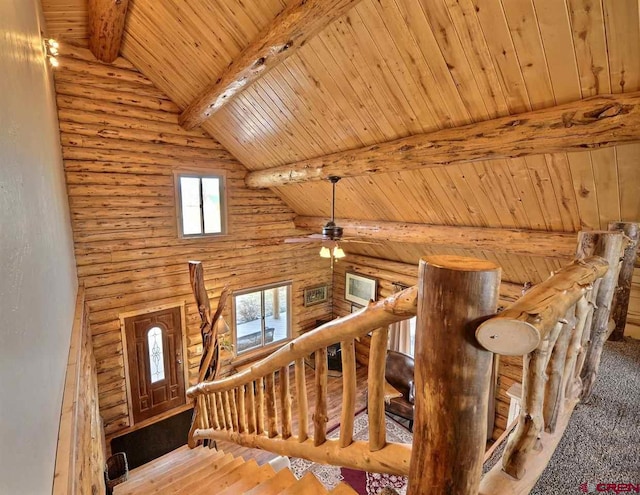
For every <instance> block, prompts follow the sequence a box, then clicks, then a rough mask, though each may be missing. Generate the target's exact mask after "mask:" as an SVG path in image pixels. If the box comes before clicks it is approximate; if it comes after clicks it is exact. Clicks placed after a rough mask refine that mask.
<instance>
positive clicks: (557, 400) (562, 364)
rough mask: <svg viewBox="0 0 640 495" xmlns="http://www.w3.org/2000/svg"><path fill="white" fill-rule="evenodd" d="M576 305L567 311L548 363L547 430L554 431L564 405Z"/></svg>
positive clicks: (545, 419) (545, 399)
mask: <svg viewBox="0 0 640 495" xmlns="http://www.w3.org/2000/svg"><path fill="white" fill-rule="evenodd" d="M575 327H576V317H575V307H572V308H571V309H569V311H567V314H566V315H565V318H564V322H563V323H562V327H561V330H560V335H559V336H558V339H557V340H556V343H555V346H554V347H553V351H552V352H551V357H550V358H549V364H548V365H547V377H548V380H547V386H546V389H545V392H544V406H543V417H544V426H545V431H547V432H549V433H554V432H555V431H556V424H557V423H558V418H559V417H560V414H561V413H562V407H563V406H564V399H565V395H564V387H563V384H564V383H565V380H564V372H565V368H566V365H567V353H568V352H569V344H570V343H571V342H572V340H573V338H574V335H575V334H576V333H577V332H576V328H575Z"/></svg>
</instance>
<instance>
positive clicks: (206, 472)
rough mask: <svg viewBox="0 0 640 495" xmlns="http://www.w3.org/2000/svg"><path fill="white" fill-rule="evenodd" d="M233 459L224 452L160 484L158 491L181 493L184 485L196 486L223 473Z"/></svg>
mask: <svg viewBox="0 0 640 495" xmlns="http://www.w3.org/2000/svg"><path fill="white" fill-rule="evenodd" d="M235 459H236V458H235V457H233V455H232V454H225V455H224V456H222V457H221V458H220V459H216V460H215V461H214V462H212V463H211V464H205V465H204V466H201V467H199V468H198V469H196V470H189V471H187V472H185V473H183V475H182V476H181V477H180V478H179V479H176V480H174V481H172V482H170V483H168V484H166V485H162V486H160V487H159V490H158V493H162V494H163V495H164V494H167V495H168V494H176V493H183V491H184V487H185V486H186V485H191V484H193V485H196V486H198V485H199V484H201V483H207V482H209V480H211V479H215V477H216V474H217V473H224V472H225V471H226V469H228V468H227V466H229V465H231V464H232V463H233V461H234V460H235ZM239 464H240V463H238V465H239Z"/></svg>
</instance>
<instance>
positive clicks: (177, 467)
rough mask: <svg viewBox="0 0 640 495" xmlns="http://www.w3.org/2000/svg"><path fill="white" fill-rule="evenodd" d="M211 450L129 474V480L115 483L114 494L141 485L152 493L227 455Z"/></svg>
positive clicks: (130, 491) (126, 492) (124, 494)
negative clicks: (146, 470) (208, 452)
mask: <svg viewBox="0 0 640 495" xmlns="http://www.w3.org/2000/svg"><path fill="white" fill-rule="evenodd" d="M212 452H213V453H211V454H204V455H203V454H194V455H193V456H192V457H190V458H188V459H182V460H179V459H176V462H170V463H169V464H167V465H165V466H163V469H161V470H160V471H158V472H156V471H148V472H146V473H136V475H135V476H130V477H129V480H127V481H125V482H124V483H123V484H121V485H117V487H118V488H119V490H117V491H116V492H115V493H116V495H129V494H133V493H137V492H138V491H140V490H141V489H142V487H145V490H147V491H148V492H149V493H153V492H154V491H157V490H158V487H163V486H166V485H167V484H171V483H173V482H175V481H176V480H179V479H181V478H182V477H183V476H185V474H186V473H190V472H193V471H198V470H200V469H206V468H208V467H209V466H211V465H212V464H214V463H216V461H219V460H220V459H222V458H224V456H225V455H227V454H225V453H224V452H222V451H212Z"/></svg>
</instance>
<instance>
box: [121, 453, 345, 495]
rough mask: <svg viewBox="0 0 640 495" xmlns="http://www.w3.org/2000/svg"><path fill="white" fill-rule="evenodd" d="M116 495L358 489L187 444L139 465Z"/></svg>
mask: <svg viewBox="0 0 640 495" xmlns="http://www.w3.org/2000/svg"><path fill="white" fill-rule="evenodd" d="M113 493H114V495H134V494H135V495H141V494H145V495H150V494H154V493H158V494H163V495H165V494H189V495H204V494H214V493H215V494H216V495H237V494H240V493H244V494H249V495H275V494H280V495H294V494H305V495H307V494H328V493H331V494H333V495H350V494H356V492H355V491H354V490H353V489H352V488H350V487H349V486H348V485H345V484H344V483H341V484H340V485H338V486H337V487H336V488H334V489H333V490H331V491H328V490H327V489H326V488H325V487H324V486H323V485H322V483H320V481H318V479H317V478H316V477H315V476H314V475H313V474H311V473H307V474H306V475H305V476H304V477H302V478H301V479H299V480H298V479H296V477H295V476H294V475H293V473H292V472H291V471H290V470H289V469H286V468H285V469H282V470H280V471H278V472H276V471H275V470H274V468H273V467H272V466H271V465H269V464H264V465H262V466H258V464H257V463H256V461H255V460H254V459H250V460H248V461H245V460H244V459H243V458H242V457H234V456H233V455H231V454H225V453H224V452H222V451H221V450H215V449H207V448H195V449H189V448H188V447H187V446H186V445H185V446H184V447H180V448H179V449H177V450H174V451H173V452H169V453H168V454H166V455H164V456H162V457H160V458H158V459H156V460H154V461H152V462H150V463H148V464H145V465H144V466H141V467H139V468H136V469H134V470H132V471H131V472H130V473H129V479H128V480H127V481H125V482H124V483H122V484H120V485H116V487H115V488H114V492H113Z"/></svg>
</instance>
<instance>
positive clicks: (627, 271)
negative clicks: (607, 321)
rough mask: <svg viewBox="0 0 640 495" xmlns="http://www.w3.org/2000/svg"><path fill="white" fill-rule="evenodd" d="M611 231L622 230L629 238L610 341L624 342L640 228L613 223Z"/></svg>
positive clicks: (614, 307) (613, 314)
mask: <svg viewBox="0 0 640 495" xmlns="http://www.w3.org/2000/svg"><path fill="white" fill-rule="evenodd" d="M609 230H613V231H616V230H621V231H623V232H624V235H626V236H627V237H628V238H629V241H628V244H627V247H626V248H625V250H624V257H623V260H622V265H621V266H620V274H619V275H618V287H616V292H615V295H614V299H613V308H612V309H611V317H612V318H613V321H615V323H616V327H615V328H614V329H613V332H612V333H611V336H610V337H609V340H622V337H623V336H624V327H625V326H626V324H627V311H628V310H629V297H630V296H631V280H632V278H633V268H634V265H635V262H636V254H637V251H638V240H639V239H640V228H639V226H638V224H637V223H631V222H612V223H610V224H609Z"/></svg>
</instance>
